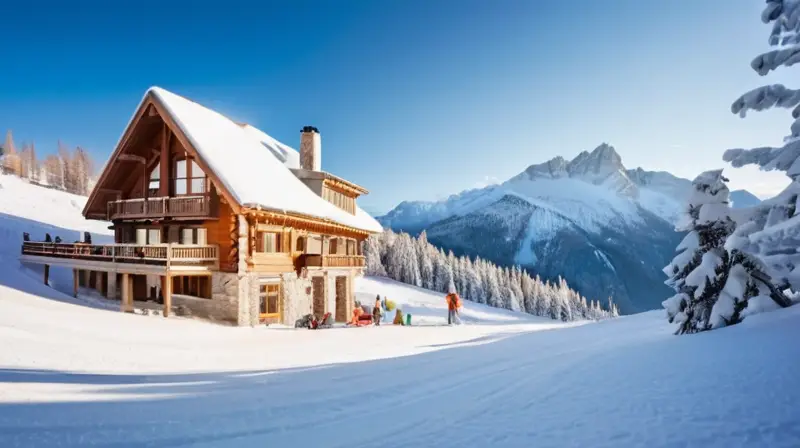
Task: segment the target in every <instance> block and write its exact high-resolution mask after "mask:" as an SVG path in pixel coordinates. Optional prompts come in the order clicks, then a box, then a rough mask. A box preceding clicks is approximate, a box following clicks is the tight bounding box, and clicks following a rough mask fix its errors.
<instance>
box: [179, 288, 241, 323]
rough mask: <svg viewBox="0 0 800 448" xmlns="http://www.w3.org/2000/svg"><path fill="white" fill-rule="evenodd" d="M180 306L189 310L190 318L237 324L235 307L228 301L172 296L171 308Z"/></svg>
mask: <svg viewBox="0 0 800 448" xmlns="http://www.w3.org/2000/svg"><path fill="white" fill-rule="evenodd" d="M180 305H184V306H186V307H187V308H189V311H190V312H191V314H192V316H197V317H201V318H203V319H208V320H211V321H216V322H226V323H231V324H234V325H235V324H237V321H236V317H237V316H236V308H235V307H236V305H235V304H231V303H230V302H229V301H228V300H214V299H211V300H209V299H201V298H199V297H192V296H184V295H180V294H174V295H173V296H172V307H173V308H175V307H177V306H180Z"/></svg>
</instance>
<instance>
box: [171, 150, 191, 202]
mask: <svg viewBox="0 0 800 448" xmlns="http://www.w3.org/2000/svg"><path fill="white" fill-rule="evenodd" d="M181 162H183V163H184V168H183V176H184V177H180V176H178V171H179V170H178V166H179V165H180V163H181ZM188 178H189V158H188V157H182V158H176V159H175V163H174V164H173V167H172V188H173V191H174V192H175V196H188V195H189V183H188V181H187V179H188ZM181 183H183V193H180V192H179V191H180V189H179V188H178V186H179V185H180V184H181Z"/></svg>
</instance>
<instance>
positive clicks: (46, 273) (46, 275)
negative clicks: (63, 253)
mask: <svg viewBox="0 0 800 448" xmlns="http://www.w3.org/2000/svg"><path fill="white" fill-rule="evenodd" d="M49 283H50V265H49V264H46V265H44V284H45V285H48V284H49Z"/></svg>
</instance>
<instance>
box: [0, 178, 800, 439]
mask: <svg viewBox="0 0 800 448" xmlns="http://www.w3.org/2000/svg"><path fill="white" fill-rule="evenodd" d="M0 184H2V185H3V189H0V211H1V212H2V213H4V217H3V221H2V222H0V245H2V246H0V257H2V259H1V260H0V261H2V262H3V265H4V269H2V270H0V446H2V447H14V446H21V447H37V446H85V445H102V446H201V447H206V446H208V447H211V446H291V445H303V446H341V447H352V446H359V447H362V446H382V447H384V446H385V447H395V446H442V447H448V446H459V447H461V446H519V447H531V446H536V447H562V446H575V447H584V446H592V447H628V446H637V447H638V446H648V447H660V446H676V447H677V446H680V447H684V446H703V447H730V446H758V447H762V446H764V447H767V446H769V447H796V446H800V405H798V403H800V345H798V344H796V343H794V342H793V341H796V340H797V339H798V338H800V308H794V309H788V310H782V311H778V312H773V313H765V314H761V315H757V316H753V317H751V318H748V319H747V320H746V321H745V322H744V323H743V324H740V325H737V326H734V327H730V328H726V329H722V330H717V331H713V332H708V333H704V334H698V335H691V336H680V337H678V336H673V335H672V331H673V330H674V328H673V326H672V325H670V324H668V323H667V322H666V320H665V319H664V315H663V313H661V312H651V313H645V314H639V315H634V316H629V317H624V318H620V319H616V320H613V321H605V322H601V323H590V324H585V325H572V326H567V325H564V324H560V323H557V322H554V321H550V320H546V319H541V318H535V317H530V316H525V315H520V314H515V313H511V312H507V311H502V310H495V309H491V308H486V307H482V306H479V305H474V304H467V306H466V308H465V310H464V312H463V317H464V320H465V321H466V322H467V323H466V324H465V325H462V326H455V327H447V326H443V325H437V324H439V323H441V322H443V321H444V319H445V314H444V299H443V298H442V297H441V295H440V294H435V293H431V292H428V291H424V290H421V289H418V288H413V287H408V286H405V285H400V284H397V283H394V282H390V281H387V280H382V279H364V280H362V281H361V282H360V284H359V285H358V295H359V297H360V298H362V300H364V301H366V300H371V299H373V298H374V296H375V295H376V294H381V295H382V296H387V297H388V298H389V299H391V300H394V301H395V302H397V303H398V304H399V305H400V307H401V308H403V310H404V311H406V312H411V313H412V315H413V319H412V320H413V322H414V323H416V324H419V325H414V326H412V327H396V326H391V325H385V326H381V327H364V328H335V329H331V330H319V331H309V330H295V329H284V328H267V327H257V328H235V327H224V326H217V325H213V324H208V323H204V322H201V321H196V320H187V319H180V318H170V319H165V318H163V317H153V316H140V315H130V314H122V313H119V312H115V311H108V310H103V309H98V308H93V307H88V306H84V305H82V304H81V303H82V302H81V301H80V300H74V299H70V298H69V297H67V296H65V295H63V294H62V293H60V292H58V291H56V290H53V289H51V288H48V287H46V286H44V285H42V284H41V278H40V277H38V276H36V275H35V274H34V273H32V272H31V271H28V270H24V269H21V268H19V267H18V264H15V262H14V257H15V256H16V254H17V253H18V252H19V240H20V238H21V231H22V229H23V228H25V229H30V230H33V231H34V232H38V231H42V230H43V229H45V228H50V227H48V224H46V223H58V227H60V228H61V229H60V230H59V231H66V230H72V231H77V230H83V229H84V228H85V226H86V225H87V224H86V223H84V222H83V221H82V220H81V219H79V218H77V217H76V216H74V215H75V214H77V213H79V211H80V206H82V203H80V201H79V199H76V202H77V203H78V204H79V205H80V206H77V207H75V206H72V205H71V203H70V201H69V200H59V197H62V199H66V197H67V195H64V194H63V193H59V192H54V191H51V190H43V189H40V188H38V187H32V186H29V185H25V184H24V183H21V182H19V181H18V180H16V179H10V178H7V177H0ZM12 189H13V193H14V194H15V195H17V196H27V200H26V199H24V198H23V199H12V198H11V196H9V194H10V193H11V192H10V191H9V190H12ZM40 195H41V196H40ZM50 195H55V196H53V197H55V198H56V201H54V202H53V203H52V204H50V203H47V205H40V202H46V201H49V199H48V198H50V197H51V196H50ZM59 195H61V196H59ZM73 199H75V198H73ZM12 200H15V201H16V200H18V201H20V202H21V203H20V204H18V205H14V204H11V201H12ZM17 207H19V208H17ZM34 209H44V210H47V212H36V211H34ZM67 215H69V216H67ZM20 226H22V227H20ZM89 226H90V227H91V226H96V227H93V228H87V230H93V231H96V232H98V233H103V230H104V227H105V226H104V225H102V224H89ZM32 233H33V232H32ZM75 235H77V233H76V234H75ZM73 237H74V236H71V237H70V238H73ZM62 238H64V237H63V236H62ZM66 239H67V238H65V240H66ZM72 302H75V303H72ZM545 330H546V331H545Z"/></svg>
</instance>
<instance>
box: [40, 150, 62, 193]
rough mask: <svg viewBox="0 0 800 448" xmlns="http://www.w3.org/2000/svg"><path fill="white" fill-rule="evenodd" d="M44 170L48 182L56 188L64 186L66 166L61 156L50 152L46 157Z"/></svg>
mask: <svg viewBox="0 0 800 448" xmlns="http://www.w3.org/2000/svg"><path fill="white" fill-rule="evenodd" d="M44 172H45V176H46V177H47V184H48V185H50V186H52V187H55V188H60V189H63V188H64V168H63V166H62V164H61V158H60V157H58V156H57V155H55V154H50V155H48V156H47V157H46V158H45V159H44Z"/></svg>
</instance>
